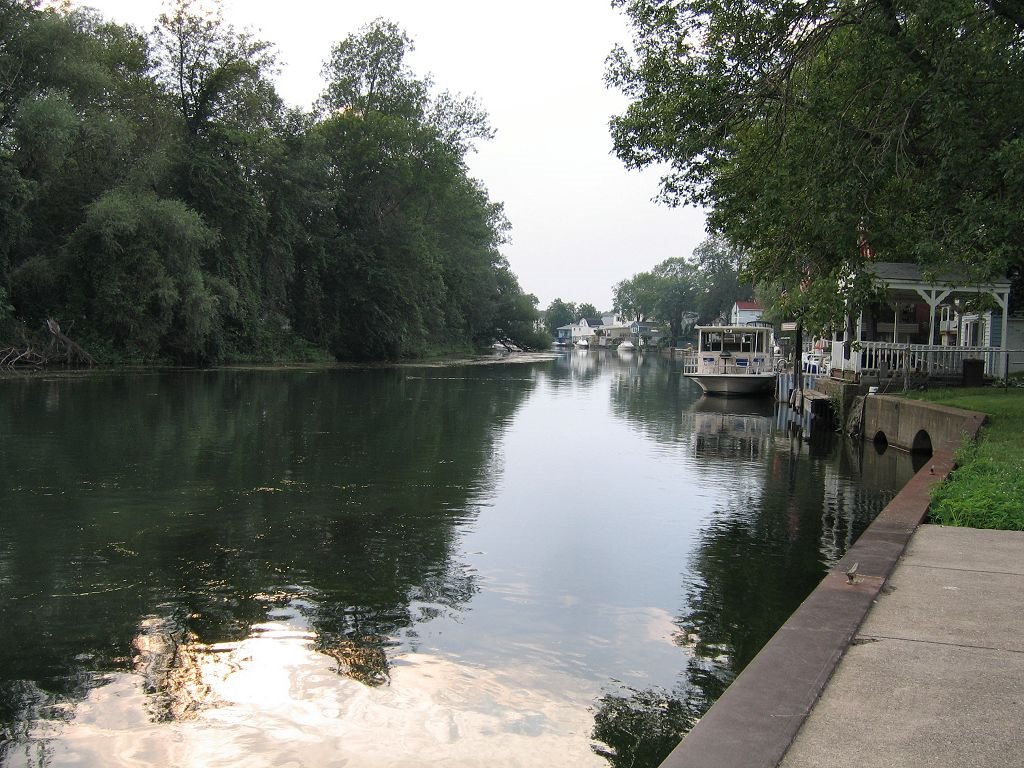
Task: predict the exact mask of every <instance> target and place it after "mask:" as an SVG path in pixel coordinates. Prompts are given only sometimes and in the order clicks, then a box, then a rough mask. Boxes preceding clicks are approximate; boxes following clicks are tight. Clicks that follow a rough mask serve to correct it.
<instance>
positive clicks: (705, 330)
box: [683, 323, 777, 395]
mask: <svg viewBox="0 0 1024 768" xmlns="http://www.w3.org/2000/svg"><path fill="white" fill-rule="evenodd" d="M696 330H697V347H696V348H695V349H694V350H693V351H692V352H690V353H689V354H688V355H687V356H686V357H685V358H684V360H683V375H684V376H686V377H687V378H688V379H692V380H693V381H695V382H696V383H697V385H698V386H699V387H700V388H701V389H702V390H704V392H706V393H707V394H709V395H760V394H767V393H769V392H773V391H774V390H775V381H776V378H777V373H776V371H775V354H774V345H773V343H772V327H771V326H770V325H768V324H765V323H755V324H751V325H699V326H697V329H696Z"/></svg>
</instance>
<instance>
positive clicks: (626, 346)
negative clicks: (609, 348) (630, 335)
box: [617, 339, 636, 352]
mask: <svg viewBox="0 0 1024 768" xmlns="http://www.w3.org/2000/svg"><path fill="white" fill-rule="evenodd" d="M617 349H618V350H619V352H632V351H633V350H634V349H636V346H634V344H633V342H632V341H630V340H629V339H623V341H622V343H621V344H619V346H618V347H617Z"/></svg>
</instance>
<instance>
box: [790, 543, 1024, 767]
mask: <svg viewBox="0 0 1024 768" xmlns="http://www.w3.org/2000/svg"><path fill="white" fill-rule="evenodd" d="M780 765H781V766H782V768H902V767H903V766H915V767H917V766H927V767H928V768H947V766H948V768H973V767H974V766H984V767H985V768H1002V767H1004V766H1005V767H1006V768H1010V767H1011V766H1012V768H1021V766H1024V532H1012V531H1011V532H1007V531H979V530H974V529H965V528H942V527H939V526H934V525H923V526H921V527H920V528H918V529H917V531H916V533H914V535H913V537H912V539H911V541H910V544H909V546H908V547H907V550H906V551H905V552H904V554H903V557H902V558H901V559H900V560H899V562H898V564H897V566H896V569H895V571H894V572H893V574H892V576H891V577H890V579H889V581H888V583H887V584H886V586H885V587H884V588H883V590H882V593H881V594H880V595H879V597H878V599H877V601H876V603H875V605H874V606H873V607H872V609H871V611H870V612H869V613H868V616H867V618H866V620H865V621H864V623H863V624H862V625H861V627H860V629H859V630H858V632H857V634H856V637H855V639H854V644H853V645H852V646H851V647H850V648H849V649H848V651H847V652H846V655H845V656H843V658H842V660H841V661H840V663H839V666H838V668H837V669H836V671H835V674H834V675H833V677H832V678H831V679H830V680H829V682H828V684H827V686H826V687H825V690H824V692H823V693H822V695H821V698H820V699H819V700H818V701H817V703H816V704H815V705H814V707H813V709H812V710H811V713H810V715H809V717H808V718H807V720H806V721H805V722H804V724H803V726H802V727H801V729H800V731H799V732H798V734H797V737H796V739H795V741H794V742H793V744H792V746H791V747H790V748H789V750H788V751H787V752H786V754H785V757H784V758H783V760H782V763H781V764H780Z"/></svg>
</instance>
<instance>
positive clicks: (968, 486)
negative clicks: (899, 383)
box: [912, 387, 1024, 531]
mask: <svg viewBox="0 0 1024 768" xmlns="http://www.w3.org/2000/svg"><path fill="white" fill-rule="evenodd" d="M912 396H913V397H915V398H916V399H921V400H926V401H929V402H933V403H940V404H942V405H948V406H951V407H953V408H965V409H967V410H971V411H979V412H981V413H985V414H987V415H988V417H989V418H988V420H987V421H986V422H985V426H984V427H983V428H982V430H981V435H980V437H979V439H978V441H977V442H976V443H966V444H965V445H963V446H961V447H960V450H959V451H958V452H957V456H956V461H957V468H956V470H954V472H953V473H952V474H951V475H950V477H949V479H948V480H947V481H946V482H944V483H941V484H939V485H938V486H936V487H935V490H934V491H933V492H932V503H931V509H930V513H929V514H930V517H931V519H932V520H933V521H934V522H937V523H941V524H943V525H957V526H963V527H967V528H996V529H999V530H1011V531H1024V389H1021V388H1019V387H1010V388H1008V389H1002V388H1001V387H984V388H970V389H934V390H929V391H927V392H916V393H914V394H913V395H912Z"/></svg>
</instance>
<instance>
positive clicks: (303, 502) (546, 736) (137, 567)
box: [0, 351, 912, 768]
mask: <svg viewBox="0 0 1024 768" xmlns="http://www.w3.org/2000/svg"><path fill="white" fill-rule="evenodd" d="M911 472H912V469H911V467H910V466H909V461H908V460H906V457H903V456H901V455H899V454H897V453H895V452H888V453H886V454H883V455H878V454H877V453H876V452H875V451H874V449H873V448H871V447H870V446H868V447H867V449H866V450H861V448H860V447H859V446H853V445H850V444H848V443H846V442H845V441H844V440H842V439H840V438H838V437H837V436H835V435H833V434H832V433H831V432H830V431H828V430H826V429H814V430H812V432H811V435H810V438H808V435H807V434H806V433H805V434H803V435H801V434H798V433H797V432H796V431H795V430H794V429H793V428H792V427H791V426H790V422H789V417H788V412H787V411H786V410H785V409H784V408H783V409H780V407H779V406H776V405H774V404H773V403H771V402H770V401H768V400H765V401H758V400H742V399H730V400H724V399H717V400H715V399H711V400H709V399H703V398H701V397H700V394H699V391H698V390H697V388H696V387H695V386H694V385H692V384H691V383H690V382H689V381H688V380H686V379H685V378H683V377H682V375H681V374H680V371H679V368H678V365H676V364H674V363H671V362H668V361H664V360H659V359H657V358H655V357H653V356H650V357H649V356H645V357H643V358H638V357H635V356H629V357H626V356H618V355H615V354H607V353H602V352H598V351H592V352H584V353H577V352H570V353H565V354H562V355H560V356H558V357H556V358H555V359H547V360H538V361H533V362H521V363H506V364H490V365H483V364H478V365H463V366H437V367H430V366H400V367H377V368H330V369H310V370H215V371H172V372H147V373H110V374H103V373H101V374H91V375H85V376H66V377H57V376H54V377H31V378H24V379H21V378H14V379H6V380H0V764H2V765H4V766H11V767H12V768H13V767H15V766H17V767H19V768H20V767H21V766H72V765H73V766H87V767H91V766H104V767H106V766H183V767H188V768H193V767H195V768H199V767H207V766H243V765H244V766H246V768H261V767H262V766H309V767H310V768H313V767H316V768H319V767H321V766H358V767H360V768H363V767H364V766H366V767H370V768H375V767H376V766H423V765H442V764H443V765H445V766H488V767H489V768H493V767H495V766H588V765H593V766H607V765H612V766H625V765H633V766H642V765H657V762H658V760H659V759H660V757H661V756H662V755H663V754H664V753H665V751H666V750H667V749H668V748H670V747H671V745H672V744H674V743H675V742H676V741H677V740H678V738H679V734H680V733H681V732H682V731H683V730H685V729H686V728H687V727H688V725H689V724H691V723H692V722H693V720H694V719H695V718H696V717H699V715H700V714H701V713H702V712H703V711H704V710H705V709H706V707H707V706H709V704H710V703H711V702H712V701H713V700H714V698H715V697H717V696H718V695H719V694H720V693H721V691H722V690H723V689H724V688H725V686H726V685H727V684H728V682H729V681H730V680H731V679H732V678H733V677H734V676H735V675H736V673H737V672H738V671H739V670H740V669H741V668H742V667H743V665H744V664H746V663H747V662H748V661H749V660H750V659H751V658H752V657H753V656H754V654H756V652H757V650H758V649H759V648H760V647H761V646H762V645H763V644H764V643H765V642H766V641H767V640H768V638H769V637H770V636H771V635H772V633H773V632H774V631H775V630H776V629H777V628H778V626H779V625H780V624H781V623H782V622H783V621H784V620H785V619H786V617H787V616H788V615H789V613H791V612H792V610H793V609H794V608H795V607H796V606H797V605H798V604H799V603H800V601H801V600H802V599H803V597H804V596H805V595H806V594H807V593H808V592H809V591H810V590H811V589H812V588H813V587H814V586H815V585H816V584H817V582H818V581H819V580H820V578H821V576H822V575H823V573H824V571H825V569H826V568H827V567H828V566H829V565H830V564H831V563H833V562H835V560H836V559H838V558H839V557H840V556H841V555H842V553H843V552H844V551H845V549H846V548H847V547H848V546H849V544H850V543H851V542H852V541H853V540H854V539H855V538H856V536H857V535H858V534H859V532H860V531H861V530H863V528H864V527H865V526H866V525H867V524H868V523H869V522H870V520H871V519H872V518H873V516H874V515H875V514H877V512H878V511H879V510H880V509H881V507H882V506H884V504H885V503H886V502H887V500H888V499H889V498H891V496H892V495H893V494H894V492H895V491H896V490H897V489H898V488H899V487H900V486H901V485H902V484H903V483H904V482H905V481H906V480H907V479H908V478H909V476H910V474H911Z"/></svg>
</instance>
